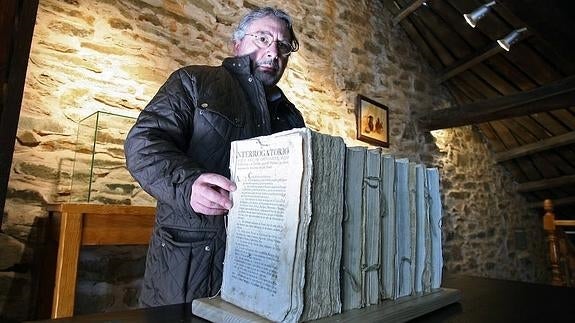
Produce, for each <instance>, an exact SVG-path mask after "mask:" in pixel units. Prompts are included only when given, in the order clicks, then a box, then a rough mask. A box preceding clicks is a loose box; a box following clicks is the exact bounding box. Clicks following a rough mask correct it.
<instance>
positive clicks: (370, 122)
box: [355, 94, 389, 147]
mask: <svg viewBox="0 0 575 323" xmlns="http://www.w3.org/2000/svg"><path fill="white" fill-rule="evenodd" d="M355 115H356V123H357V125H356V127H357V139H359V140H361V141H365V142H367V143H370V144H372V145H377V146H381V147H389V109H388V107H387V106H385V105H383V104H381V103H379V102H377V101H374V100H372V99H370V98H368V97H365V96H363V95H361V94H359V95H358V96H357V102H356V107H355Z"/></svg>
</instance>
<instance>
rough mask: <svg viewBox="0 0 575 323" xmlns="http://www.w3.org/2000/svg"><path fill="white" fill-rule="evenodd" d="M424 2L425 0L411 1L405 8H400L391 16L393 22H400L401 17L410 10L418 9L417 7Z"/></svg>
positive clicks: (395, 23)
mask: <svg viewBox="0 0 575 323" xmlns="http://www.w3.org/2000/svg"><path fill="white" fill-rule="evenodd" d="M424 2H425V0H415V1H412V2H411V4H410V5H408V6H407V7H405V9H403V10H401V11H400V12H399V13H398V14H397V15H395V17H393V20H392V21H393V24H394V25H397V24H398V23H399V22H401V21H402V20H403V19H405V17H407V16H409V15H410V14H411V13H412V12H414V11H415V10H417V9H419V7H421V6H422V5H423V3H424Z"/></svg>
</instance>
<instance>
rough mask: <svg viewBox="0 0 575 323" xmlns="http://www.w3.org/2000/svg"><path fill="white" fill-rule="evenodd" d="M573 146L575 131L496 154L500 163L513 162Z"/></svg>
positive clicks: (496, 158)
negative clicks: (516, 159)
mask: <svg viewBox="0 0 575 323" xmlns="http://www.w3.org/2000/svg"><path fill="white" fill-rule="evenodd" d="M571 144H575V131H571V132H568V133H566V134H563V135H559V136H554V137H550V138H548V139H542V140H540V141H537V142H533V143H530V144H527V145H523V146H520V147H516V148H513V149H509V150H507V151H503V152H500V153H496V154H495V160H496V161H497V162H498V163H500V162H503V161H506V160H511V159H515V158H518V157H523V156H527V155H531V154H535V153H538V152H541V151H545V150H549V149H555V148H558V147H562V146H566V145H571Z"/></svg>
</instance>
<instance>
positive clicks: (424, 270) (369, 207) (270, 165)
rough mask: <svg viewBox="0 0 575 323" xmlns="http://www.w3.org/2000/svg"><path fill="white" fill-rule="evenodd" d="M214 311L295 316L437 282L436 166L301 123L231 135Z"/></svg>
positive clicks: (206, 302)
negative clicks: (230, 189)
mask: <svg viewBox="0 0 575 323" xmlns="http://www.w3.org/2000/svg"><path fill="white" fill-rule="evenodd" d="M230 155H231V160H230V170H231V177H232V180H233V181H234V182H235V183H236V185H237V190H236V192H234V193H233V195H232V199H233V200H234V207H233V208H232V210H231V211H230V212H229V214H228V227H227V229H228V240H227V246H226V256H225V261H224V277H223V283H222V289H221V297H215V298H209V299H208V298H205V299H199V300H194V302H193V304H192V311H193V313H194V314H196V315H198V316H201V317H203V318H206V319H208V320H211V321H217V322H257V321H260V322H264V321H276V322H298V321H309V320H315V319H320V318H323V317H327V316H331V315H334V314H338V313H341V312H342V311H343V312H346V311H351V310H354V309H359V308H362V307H366V306H371V305H376V304H381V303H385V302H386V300H395V299H400V298H405V297H417V296H422V295H426V294H430V293H432V292H434V291H437V290H438V289H439V287H440V283H441V270H442V255H441V209H442V208H441V200H440V192H439V173H438V170H437V169H435V168H426V167H425V166H424V165H421V164H416V163H412V162H409V160H407V159H405V158H394V157H393V156H389V155H383V154H382V153H381V151H380V150H378V149H367V148H365V147H349V148H346V146H345V144H344V142H343V140H342V139H341V138H339V137H333V136H329V135H324V134H320V133H317V132H314V131H311V130H309V129H305V128H302V129H294V130H290V131H286V132H282V133H278V134H274V135H270V136H265V137H257V138H253V139H248V140H242V141H236V142H233V143H232V148H231V154H230Z"/></svg>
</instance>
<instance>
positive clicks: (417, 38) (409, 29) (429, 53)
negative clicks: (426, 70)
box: [389, 5, 444, 70]
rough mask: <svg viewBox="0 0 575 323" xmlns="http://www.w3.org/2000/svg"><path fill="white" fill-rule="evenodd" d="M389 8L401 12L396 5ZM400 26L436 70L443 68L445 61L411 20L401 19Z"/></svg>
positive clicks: (394, 11) (392, 11)
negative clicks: (440, 58)
mask: <svg viewBox="0 0 575 323" xmlns="http://www.w3.org/2000/svg"><path fill="white" fill-rule="evenodd" d="M389 9H390V11H391V13H392V14H394V13H396V12H399V9H398V8H397V7H396V6H395V5H394V6H390V8H389ZM400 26H401V28H402V29H403V30H404V31H405V33H406V34H407V37H409V39H411V41H412V42H413V43H414V44H415V45H416V46H417V47H418V48H419V50H421V52H422V54H423V56H424V57H425V58H426V59H427V61H428V62H429V63H430V64H431V66H433V68H434V69H436V70H441V69H442V68H443V66H444V65H443V63H441V61H440V60H439V58H438V57H437V56H436V55H435V53H434V52H433V50H432V49H431V47H430V46H429V44H427V43H426V42H425V40H424V39H423V37H421V35H420V34H419V32H418V31H417V30H416V29H415V27H414V26H413V24H412V23H411V22H410V21H408V20H405V19H404V20H402V21H401V23H400Z"/></svg>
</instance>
